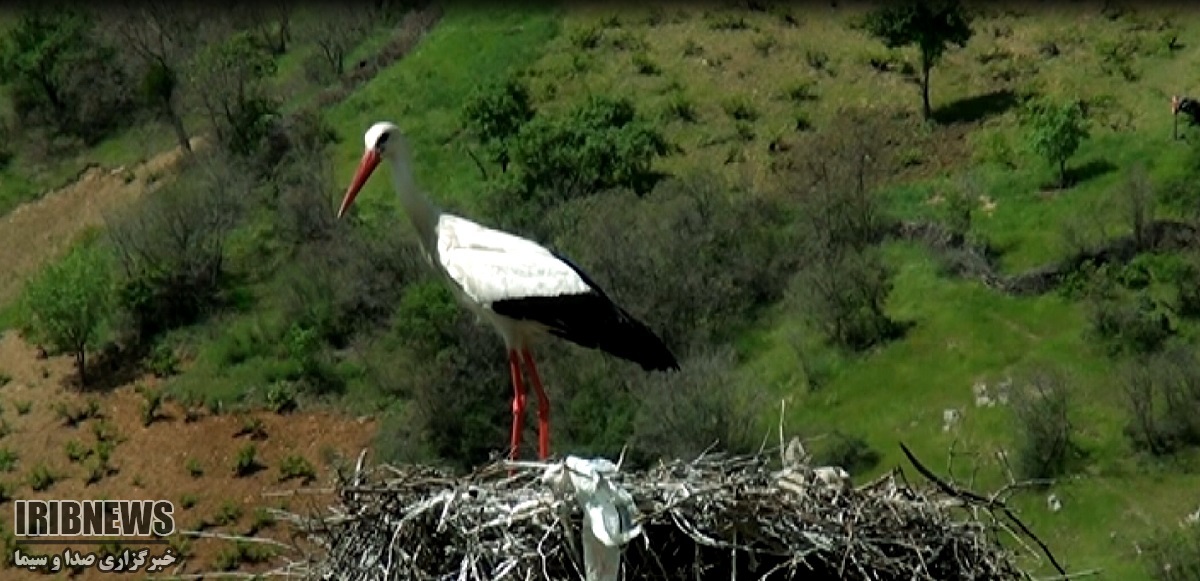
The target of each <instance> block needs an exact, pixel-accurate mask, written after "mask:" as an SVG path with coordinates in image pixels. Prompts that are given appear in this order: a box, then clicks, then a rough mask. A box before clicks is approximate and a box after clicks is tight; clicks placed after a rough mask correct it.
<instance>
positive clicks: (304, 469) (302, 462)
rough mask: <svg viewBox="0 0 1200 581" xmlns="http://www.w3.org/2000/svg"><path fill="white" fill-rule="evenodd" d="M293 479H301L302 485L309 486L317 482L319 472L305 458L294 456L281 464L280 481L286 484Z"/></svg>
mask: <svg viewBox="0 0 1200 581" xmlns="http://www.w3.org/2000/svg"><path fill="white" fill-rule="evenodd" d="M293 478H299V479H300V482H301V484H308V483H309V482H312V481H313V480H316V478H317V470H316V469H315V468H313V465H312V463H310V462H309V461H308V460H306V459H305V458H304V456H300V455H298V454H293V455H290V456H287V457H286V458H284V459H283V461H282V462H280V463H279V481H280V482H284V481H287V480H291V479H293Z"/></svg>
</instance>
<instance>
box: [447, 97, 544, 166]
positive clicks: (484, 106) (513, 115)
mask: <svg viewBox="0 0 1200 581" xmlns="http://www.w3.org/2000/svg"><path fill="white" fill-rule="evenodd" d="M535 112H536V111H535V110H534V107H533V100H532V98H531V97H530V95H529V88H528V87H526V86H525V84H524V83H522V82H521V81H520V80H518V79H516V78H514V77H510V78H508V79H506V80H504V81H503V82H500V83H496V84H492V85H483V86H480V87H478V88H476V90H475V92H474V93H472V94H471V96H470V97H468V99H467V102H466V104H465V105H464V106H463V111H462V122H463V127H464V128H465V129H466V130H467V131H469V132H470V133H472V134H473V135H474V136H475V138H476V139H477V140H479V142H480V143H481V144H482V145H483V146H484V148H485V149H486V151H487V155H488V159H489V160H491V161H492V162H494V163H497V164H499V165H500V171H501V172H506V171H508V165H509V162H510V161H511V159H512V158H511V153H510V150H511V148H512V140H513V139H514V138H515V137H516V136H517V134H518V133H519V132H520V131H521V128H522V127H523V126H524V125H525V124H526V123H528V122H529V121H530V120H531V119H533V116H534V114H535Z"/></svg>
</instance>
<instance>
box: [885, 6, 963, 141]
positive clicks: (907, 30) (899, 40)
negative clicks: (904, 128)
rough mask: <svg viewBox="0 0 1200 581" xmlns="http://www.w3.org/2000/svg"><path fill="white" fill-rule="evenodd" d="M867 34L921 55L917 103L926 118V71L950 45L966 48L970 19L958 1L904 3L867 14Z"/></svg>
mask: <svg viewBox="0 0 1200 581" xmlns="http://www.w3.org/2000/svg"><path fill="white" fill-rule="evenodd" d="M866 29H867V32H868V33H870V34H871V36H874V37H875V38H878V39H879V40H881V41H883V43H884V44H885V45H886V46H887V47H888V48H898V47H901V46H914V45H915V46H916V47H917V49H918V50H920V52H921V78H920V79H919V82H920V85H921V104H922V112H923V113H924V115H925V118H926V119H929V118H931V117H932V116H933V109H932V108H931V107H930V106H929V72H930V71H931V70H932V69H933V67H934V66H936V65H937V64H938V61H940V60H941V58H942V55H943V54H945V52H946V49H947V48H948V47H949V46H950V45H951V44H954V45H958V46H959V47H962V46H966V44H967V41H969V40H970V39H971V36H972V34H973V33H974V31H973V30H972V29H971V17H970V15H969V14H968V12H967V10H966V9H965V8H964V7H963V5H962V3H961V2H960V1H959V0H907V1H906V2H904V3H902V4H894V5H890V6H885V7H883V8H879V9H877V10H875V11H874V12H871V13H870V14H868V16H867V19H866Z"/></svg>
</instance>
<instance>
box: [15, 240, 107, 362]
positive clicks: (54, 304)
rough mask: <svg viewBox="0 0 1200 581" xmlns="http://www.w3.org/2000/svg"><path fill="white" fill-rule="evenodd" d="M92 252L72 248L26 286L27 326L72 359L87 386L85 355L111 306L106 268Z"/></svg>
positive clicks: (105, 263) (90, 249)
mask: <svg viewBox="0 0 1200 581" xmlns="http://www.w3.org/2000/svg"><path fill="white" fill-rule="evenodd" d="M106 258H107V257H105V256H103V254H101V253H100V252H99V251H98V250H97V249H96V248H94V247H85V248H76V249H75V250H72V251H71V252H70V253H69V254H67V256H66V257H65V258H64V259H63V260H62V261H61V262H59V263H57V264H52V265H50V266H48V267H46V268H45V269H44V270H43V271H42V272H41V273H40V274H39V275H38V276H37V278H35V279H33V280H32V281H30V282H29V283H27V285H26V287H25V294H24V304H25V310H26V312H27V313H28V315H29V317H30V320H29V321H28V325H29V327H30V328H31V329H32V330H33V331H34V333H35V336H36V337H37V338H38V339H39V340H42V341H46V342H48V343H49V344H50V345H51V346H52V347H53V348H54V349H56V350H59V351H67V352H70V353H72V354H73V355H74V356H75V366H76V368H77V369H78V370H79V377H80V382H81V383H83V384H84V385H86V384H87V380H88V378H87V350H88V348H89V347H91V346H93V345H94V343H95V341H96V339H97V338H98V337H97V334H98V332H99V330H100V327H101V325H102V324H104V322H105V321H106V319H108V317H109V316H110V312H111V306H112V277H111V270H110V269H111V267H110V265H109V262H108V261H107V260H106Z"/></svg>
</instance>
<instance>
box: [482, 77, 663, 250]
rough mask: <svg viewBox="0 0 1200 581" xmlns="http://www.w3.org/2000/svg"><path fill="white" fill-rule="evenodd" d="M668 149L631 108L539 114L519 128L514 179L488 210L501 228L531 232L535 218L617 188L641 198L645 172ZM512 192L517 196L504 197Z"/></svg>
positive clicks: (601, 104)
mask: <svg viewBox="0 0 1200 581" xmlns="http://www.w3.org/2000/svg"><path fill="white" fill-rule="evenodd" d="M668 149H669V147H668V144H667V141H666V139H665V138H664V137H663V136H662V134H661V133H660V132H659V131H658V130H657V129H656V128H655V127H654V126H653V125H651V124H650V123H649V122H647V121H645V120H642V119H639V117H638V115H637V111H636V110H635V108H634V106H633V104H632V102H631V101H629V100H628V99H611V98H607V97H593V98H591V99H590V100H589V101H587V102H586V103H584V104H582V105H580V106H578V107H576V108H574V109H572V110H569V111H567V112H565V113H562V114H557V115H550V114H540V115H538V116H536V117H534V118H533V119H532V120H530V121H529V122H528V123H525V124H524V125H522V126H521V128H520V131H519V132H518V133H517V136H516V139H515V140H514V142H513V148H512V159H513V163H514V166H515V167H516V168H518V170H519V171H518V172H517V175H516V176H515V177H514V178H513V179H512V180H510V182H509V183H508V184H507V185H505V184H501V187H500V188H499V190H498V191H497V192H496V193H495V194H493V195H492V196H491V197H490V198H489V199H488V200H487V202H489V204H490V206H491V207H490V209H491V210H492V211H493V213H497V214H498V215H497V218H498V219H500V220H501V221H502V222H504V223H505V224H504V225H507V226H510V227H513V226H515V227H517V228H518V229H535V228H536V227H537V226H538V224H539V223H540V220H538V219H537V218H538V217H539V216H540V215H541V214H542V213H543V212H544V211H545V210H547V209H549V208H551V207H553V206H555V205H557V204H559V203H561V202H564V201H567V200H570V199H573V198H577V197H581V196H587V195H591V194H595V193H597V192H601V191H604V190H607V189H611V188H616V187H626V188H631V189H633V190H635V191H638V192H645V191H647V190H648V189H649V188H650V187H651V186H652V185H653V182H654V180H655V179H656V177H655V175H654V174H653V173H652V172H651V166H652V164H653V162H654V160H655V159H656V158H657V157H660V156H663V155H666V154H667V152H668ZM514 188H515V190H516V191H515V193H514V192H512V191H508V190H512V189H514ZM514 198H515V199H516V200H520V201H521V202H520V204H519V208H517V209H512V208H511V207H510V206H511V205H512V204H513V201H514ZM502 199H503V206H501V205H500V203H501V200H502ZM501 208H503V210H502V211H501V212H497V210H500V209H501Z"/></svg>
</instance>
